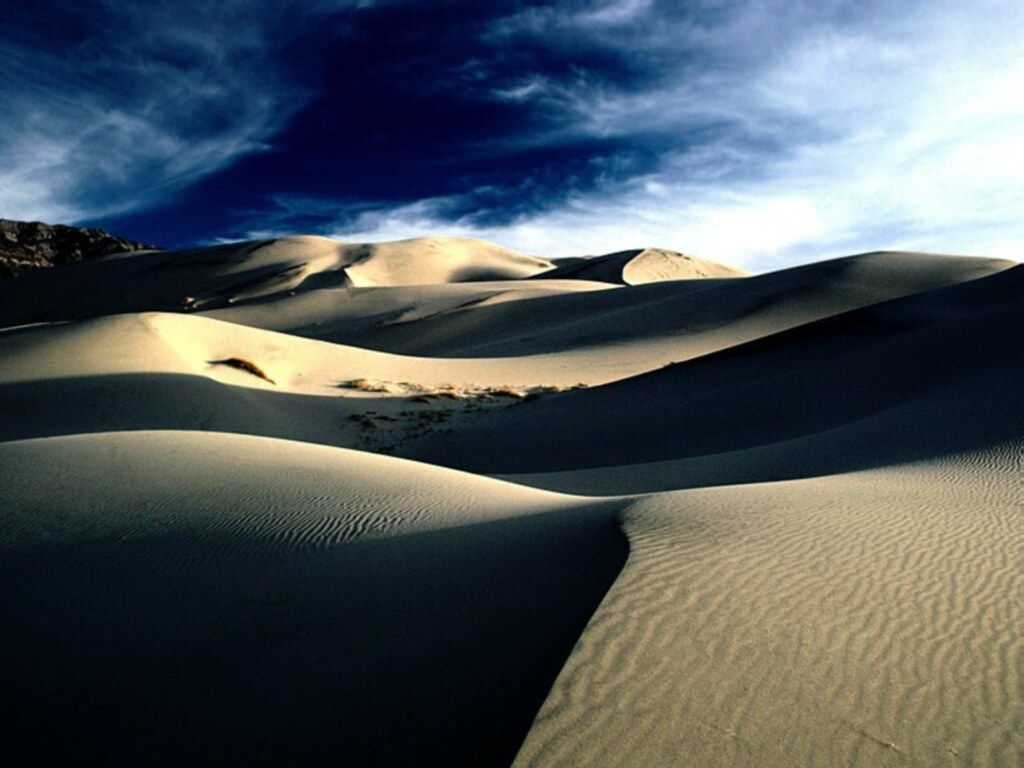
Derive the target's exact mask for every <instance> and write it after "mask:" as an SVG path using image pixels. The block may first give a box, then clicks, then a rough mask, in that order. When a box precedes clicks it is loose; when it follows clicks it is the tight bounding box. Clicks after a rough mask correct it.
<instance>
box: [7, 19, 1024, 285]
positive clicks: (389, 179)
mask: <svg viewBox="0 0 1024 768" xmlns="http://www.w3.org/2000/svg"><path fill="white" fill-rule="evenodd" d="M128 7H129V6H124V5H120V4H101V5H99V6H97V9H98V12H96V13H89V14H87V15H86V14H84V13H81V12H79V13H78V15H77V16H76V15H75V14H74V13H72V12H71V11H68V14H70V17H71V18H72V19H75V18H77V19H79V22H78V24H79V26H80V29H79V30H78V33H77V35H75V36H74V39H73V44H72V45H70V46H64V47H62V49H61V50H49V49H48V48H47V46H46V45H44V44H42V43H40V42H39V40H38V39H35V38H32V37H31V36H29V37H25V36H24V35H22V37H21V38H19V37H18V36H15V37H14V38H13V39H9V40H6V41H5V42H0V56H3V57H4V59H5V60H6V61H8V62H10V64H8V65H7V66H5V68H4V69H2V70H0V84H2V89H0V100H2V101H3V107H4V109H5V114H7V115H11V116H13V117H12V119H10V120H7V121H6V122H5V123H4V124H3V126H0V149H2V152H0V206H2V211H0V212H2V213H4V214H6V215H20V216H23V217H39V218H50V219H72V220H87V221H91V222H98V223H101V224H103V225H104V226H108V227H110V228H114V229H117V230H118V231H121V232H124V233H125V234H128V235H130V236H138V237H141V238H143V239H148V240H150V241H156V242H161V243H165V244H169V245H176V244H186V243H189V242H203V241H208V240H213V239H216V238H222V237H229V238H230V237H244V236H255V235H269V234H280V233H289V232H315V233H322V234H331V235H334V236H338V237H341V238H345V239H352V240H356V239H392V238H398V237H405V236H415V235H420V234H424V233H426V232H432V233H450V234H464V235H470V236H477V237H484V238H488V239H492V240H496V241H498V242H501V243H503V244H505V245H508V246H511V247H515V248H519V249H522V250H527V251H532V252H537V253H543V254H546V255H551V256H563V255H573V254H580V253H600V252H608V251H612V250H617V249H623V248H629V247H637V246H640V245H659V246H663V247H669V248H676V249H679V250H686V251H690V252H693V253H697V254H699V255H702V256H706V257H709V258H717V259H721V260H725V261H732V262H735V263H738V264H741V265H744V266H747V267H750V268H753V269H764V268H771V267H775V266H782V265H785V264H790V263H795V262H799V261H803V260H808V259H812V258H822V257H825V256H829V255H839V254H841V253H844V252H853V251H857V250H865V249H871V248H886V247H891V248H917V249H927V250H936V251H947V252H971V253H991V254H997V255H1004V256H1009V257H1015V258H1019V257H1020V251H1019V250H1018V248H1019V246H1018V243H1020V242H1021V241H1022V236H1024V222H1022V219H1021V217H1020V215H1019V211H1020V210H1024V182H1022V179H1024V160H1022V159H1021V158H1024V42H1022V38H1021V36H1020V35H1019V33H1018V30H1019V29H1021V28H1024V9H1022V8H1021V6H1020V5H1019V3H1015V2H990V3H989V2H981V3H969V4H965V3H944V2H923V0H922V1H920V2H897V3H891V2H890V3H871V2H867V3H865V2H858V3H846V2H824V3H814V4H805V3H783V2H752V1H751V2H726V3H722V2H693V3H685V4H683V3H669V2H658V0H624V1H622V2H582V1H578V0H572V1H569V2H529V1H526V2H513V0H494V1H493V2H489V3H471V2H446V3H440V2H438V3H433V2H427V3H424V2H411V1H404V0H390V1H388V0H381V2H377V3H364V2H327V1H326V0H325V1H324V2H321V3H316V4H314V3H306V4H302V5H297V4H288V3H284V4H282V3H278V4H271V3H264V2H249V3H244V4H243V3H240V2H239V3H227V4H218V7H217V9H215V10H210V11H207V10H204V9H205V7H206V6H204V5H199V4H196V5H194V6H193V5H192V4H185V5H182V4H181V3H176V4H166V5H163V4H155V5H154V4H143V6H140V7H138V8H136V9H135V10H126V8H128ZM97 9H92V10H97ZM29 21H31V22H33V24H34V26H36V27H38V26H39V21H40V19H38V18H36V19H30V20H29ZM43 21H45V18H44V19H43ZM33 24H29V23H26V24H20V25H15V26H17V27H18V28H19V29H30V28H32V27H33Z"/></svg>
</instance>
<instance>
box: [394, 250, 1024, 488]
mask: <svg viewBox="0 0 1024 768" xmlns="http://www.w3.org/2000/svg"><path fill="white" fill-rule="evenodd" d="M1022 328H1024V267H1016V268H1014V269H1010V270H1006V271H1003V272H1001V273H998V274H996V275H992V276H990V277H987V278H984V279H981V280H977V281H972V282H968V283H964V284H962V285H958V286H953V287H949V288H945V289H939V290H936V291H932V292H928V293H924V294H919V295H916V296H912V297H907V298H903V299H898V300H894V301H891V302H887V303H881V304H877V305H874V306H871V307H867V308H863V309H859V310H856V311H852V312H849V313H844V314H840V315H836V316H833V317H831V318H827V319H824V320H821V321H818V322H815V323H810V324H807V325H803V326H800V327H798V328H795V329H792V330H789V331H785V332H782V333H779V334H775V335H772V336H768V337H765V338H762V339H760V340H756V341H753V342H750V343H747V344H744V345H739V346H736V347H732V348H730V349H727V350H724V351H722V352H719V353H717V354H714V355H709V356H705V357H702V358H699V359H697V360H693V361H690V362H688V363H683V364H680V365H674V366H670V367H668V368H665V369H662V370H659V371H655V372H652V373H648V374H644V375H641V376H638V377H634V378H629V379H625V380H623V381H618V382H614V383H612V384H608V385H605V386H601V387H595V388H591V389H588V390H581V391H575V392H568V393H564V394H560V395H557V396H554V397H551V398H549V399H546V400H543V401H539V402H535V403H526V404H524V405H523V406H522V407H520V408H516V409H512V410H509V411H503V412H495V413H492V414H487V415H484V416H481V418H480V419H479V420H477V421H476V422H475V423H474V424H472V425H467V426H466V427H465V429H463V430H462V431H461V432H460V434H459V435H458V436H457V437H454V436H446V435H431V436H427V437H424V438H421V439H419V440H418V441H414V442H411V443H409V444H406V445H404V446H402V447H401V448H400V449H399V451H400V453H401V454H402V455H407V456H410V457H417V456H418V457H426V456H442V457H444V460H445V461H446V462H447V463H448V464H449V465H450V466H458V467H461V468H464V469H468V470H471V471H477V472H488V473H505V474H514V473H536V472H544V471H547V472H557V471H559V470H580V469H594V468H600V467H609V466H620V467H621V466H623V465H640V464H643V463H645V462H660V461H667V460H672V459H692V458H697V457H708V461H707V462H706V463H705V464H704V465H703V466H704V468H707V467H708V466H709V465H710V464H712V463H714V462H715V460H716V459H717V458H718V457H719V455H722V454H730V455H729V456H723V457H722V458H723V459H725V461H726V462H733V463H734V464H735V462H737V461H738V458H737V456H738V454H739V453H740V452H742V451H744V450H750V449H762V450H761V452H760V453H759V454H757V456H756V459H755V460H753V461H750V462H748V463H747V468H748V469H750V470H753V471H755V472H756V471H758V470H759V469H764V468H767V467H769V466H771V467H772V468H773V469H774V470H775V472H777V473H778V474H776V475H774V476H769V477H764V476H760V477H751V476H749V475H743V474H742V473H741V474H738V475H737V474H733V475H732V476H730V477H729V478H728V479H726V480H725V482H749V481H751V480H759V479H778V478H782V477H800V476H807V475H812V474H826V473H832V472H836V471H844V470H848V469H855V468H859V467H864V466H878V465H879V464H882V465H884V464H885V463H888V462H889V461H897V460H899V459H900V457H904V458H924V457H927V456H931V455H936V454H941V453H944V452H949V451H951V450H965V449H971V448H975V447H978V446H984V445H990V444H994V443H998V442H1001V441H1002V440H1005V439H1007V438H1010V437H1013V436H1015V435H1017V434H1019V433H1020V431H1021V430H1022V429H1024V417H1022V416H1021V410H1020V408H1019V393H1020V385H1019V382H1020V381H1021V377H1022V376H1024V358H1022V357H1021V355H1020V350H1021V349H1022V348H1024V335H1022V334H1024V331H1022ZM904 409H905V410H906V411H907V412H908V413H909V412H915V414H916V415H915V416H914V419H916V421H918V422H919V426H918V428H916V429H914V428H906V429H901V430H899V431H896V432H894V433H893V434H891V435H889V436H888V437H887V438H886V439H884V440H882V441H880V442H875V441H873V440H872V441H870V444H867V445H865V444H864V442H865V441H860V444H859V445H854V444H853V443H855V442H857V441H856V438H857V433H858V431H859V430H862V429H870V428H871V426H872V419H878V418H881V419H882V420H883V421H882V423H883V425H884V424H885V423H890V422H893V421H898V420H899V419H900V418H901V415H902V411H903V410H904ZM922 409H923V410H924V411H925V412H924V413H923V414H922V413H919V411H921V410H922ZM907 426H908V427H909V426H910V425H909V424H908V425H907ZM843 430H845V432H843ZM505 434H515V435H516V445H515V450H514V451H504V452H501V453H498V452H496V451H494V450H492V449H491V450H489V449H488V446H489V445H493V444H494V442H493V441H497V440H500V439H501V437H500V436H501V435H505ZM876 436H877V437H879V438H881V437H882V435H878V434H877V432H876ZM800 439H803V440H806V441H822V443H823V445H819V446H818V448H819V450H815V447H814V445H813V443H812V444H810V445H808V446H805V447H802V448H801V449H800V450H794V444H793V443H794V441H797V440H800ZM830 441H831V442H830ZM844 441H851V444H850V445H849V446H844V445H843V442H844ZM567 443H568V444H571V445H572V446H573V449H572V450H571V451H566V450H564V446H565V444H567ZM771 445H778V446H779V450H780V451H781V452H782V453H783V454H784V455H785V457H786V458H788V459H792V461H789V462H782V464H781V465H780V464H779V462H775V463H774V464H766V463H765V453H766V451H767V450H768V448H767V447H768V446H771ZM824 446H828V450H820V448H822V447H824ZM809 454H811V455H809ZM787 464H788V467H787V466H786V465H787ZM659 471H666V470H664V469H663V468H662V469H660V470H659ZM734 471H735V470H734ZM629 472H630V473H631V474H632V476H633V478H634V480H638V479H639V478H640V477H641V475H642V472H643V470H642V468H641V467H638V466H632V469H631V470H629ZM685 474H689V475H690V476H689V477H688V478H686V479H683V481H682V482H681V483H680V484H679V485H675V486H674V487H677V488H678V487H685V486H687V485H693V484H708V483H712V482H715V481H718V482H722V479H721V477H717V478H716V477H714V472H713V470H712V471H711V473H710V474H705V475H704V477H703V478H700V477H694V476H693V475H692V474H690V473H685V472H684V475H685ZM551 479H552V480H554V481H556V480H557V478H555V477H552V478H551ZM602 490H603V491H605V492H607V490H608V489H607V488H603V489H602ZM617 490H624V489H622V488H619V489H617Z"/></svg>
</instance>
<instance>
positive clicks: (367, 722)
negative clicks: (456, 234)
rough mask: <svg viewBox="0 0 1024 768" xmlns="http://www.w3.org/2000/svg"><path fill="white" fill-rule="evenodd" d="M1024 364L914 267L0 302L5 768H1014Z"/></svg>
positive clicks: (115, 275)
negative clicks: (10, 767)
mask: <svg viewBox="0 0 1024 768" xmlns="http://www.w3.org/2000/svg"><path fill="white" fill-rule="evenodd" d="M1022 351H1024V266H1021V265H1018V264H1016V263H1014V262H1008V261H1000V260H995V259H987V258H976V257H965V256H945V255H935V254H922V253H906V252H874V253H866V254H858V255H854V256H846V257H842V258H834V259H829V260H826V261H820V262H817V263H813V264H808V265H804V266H799V267H794V268H790V269H784V270H780V271H776V272H770V273H765V274H757V275H748V274H746V273H745V272H744V271H743V270H740V269H735V268H732V267H728V266H724V265H720V264H717V263H715V262H713V261H705V260H703V259H701V258H698V257H695V256H688V255H684V254H681V253H677V252H674V251H667V250H663V249H657V248H638V249H635V250H630V251H622V252H618V253H611V254H607V255H604V256H597V257H592V258H586V259H583V258H580V259H569V260H556V261H550V260H548V259H545V258H542V257H538V256H531V255H525V254H520V253H516V252H514V251H511V250H508V249H505V248H502V247H500V246H498V245H494V244H492V243H487V242H484V241H480V240H474V239H470V238H443V237H427V238H417V239H413V240H405V241H399V242H391V243H376V244H365V243H358V244H353V243H342V242H338V241H335V240H331V239H328V238H322V237H285V238H278V239H274V240H261V241H253V242H247V243H234V244H228V245H220V246H215V247H210V248H197V249H191V250H187V251H172V252H142V253H137V254H128V253H124V254H120V255H116V256H109V255H108V256H106V257H103V258H98V259H88V260H83V261H79V262H77V263H73V264H68V265H65V266H59V267H56V268H54V269H48V270H39V271H36V272H32V273H28V274H24V275H20V276H18V277H16V278H12V279H10V280H5V281H2V282H0V413H2V414H3V418H2V419H0V510H2V516H0V549H2V552H3V556H2V557H3V560H2V562H3V568H2V569H0V573H2V574H3V576H2V582H0V588H2V590H3V594H4V599H3V601H2V602H0V622H2V623H0V629H2V631H0V680H2V681H3V691H4V693H3V694H2V696H0V701H2V707H3V712H2V717H3V718H4V722H5V724H6V725H7V726H8V728H7V730H8V739H7V745H6V746H7V751H8V754H9V755H10V758H9V759H11V760H13V762H14V763H15V764H19V765H22V764H67V763H90V764H91V763H102V764H119V765H125V764H130V765H139V764H152V763H155V764H175V765H182V764H207V765H224V764H238V765H242V764H246V765H251V764H268V763H273V764H278V763H283V764H301V765H305V764H323V763H327V762H339V763H341V764H345V765H396V766H397V765H438V766H452V765H467V766H469V765H472V766H478V765H510V764H513V763H515V764H516V765H521V766H578V765H593V766H624V765H636V766H660V765H700V766H723V767H724V766H752V767H753V766H794V768H795V767H796V766H801V767H802V766H822V767H824V766H837V765H842V766H878V765H908V766H921V767H922V768H924V767H929V768H930V767H931V766H936V765H971V766H1013V765H1016V764H1017V762H1018V761H1019V759H1020V755H1021V754H1024V742H1022V737H1021V730H1020V727H1019V726H1020V723H1019V719H1020V718H1019V713H1020V712H1021V711H1022V709H1024V694H1022V691H1024V678H1022V676H1021V675H1022V668H1021V665H1020V663H1019V660H1020V659H1021V658H1022V656H1024V639H1022V635H1021V633H1020V632H1019V630H1018V625H1019V624H1020V607H1021V605H1022V604H1024V578H1022V576H1024V573H1022V564H1024V549H1022V547H1024V529H1022V525H1021V516H1020V510H1021V509H1022V507H1024V487H1022V482H1021V477H1022V476H1024V409H1022V408H1021V402H1022V398H1021V396H1022V383H1021V382H1022V381H1024V362H1022V361H1024V355H1022ZM388 454H390V455H388Z"/></svg>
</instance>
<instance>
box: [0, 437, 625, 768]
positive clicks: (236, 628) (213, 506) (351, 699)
mask: <svg viewBox="0 0 1024 768" xmlns="http://www.w3.org/2000/svg"><path fill="white" fill-rule="evenodd" d="M0 481H2V482H0V488H2V491H0V495H2V498H3V508H4V510H5V512H4V516H3V521H2V528H0V547H2V548H3V552H4V556H3V569H2V573H3V584H2V589H3V593H4V600H3V603H2V608H0V616H2V623H3V627H4V632H3V633H2V634H0V651H2V652H0V670H2V672H0V676H2V679H3V681H4V696H3V709H4V717H5V722H6V723H7V724H8V726H9V728H10V730H9V731H8V736H7V738H6V744H5V751H6V753H7V754H8V756H10V757H13V759H15V761H16V762H17V763H18V764H29V763H33V764H38V763H41V762H49V763H59V762H65V761H69V760H73V761H74V762H76V763H82V762H85V763H94V762H103V763H116V764H143V763H145V764H150V763H153V762H157V763H161V764H172V763H174V764H182V763H189V762H194V761H200V762H204V763H210V764H224V763H230V764H243V763H245V764H251V763H252V762H253V761H255V762H258V763H261V764H267V763H268V762H271V763H275V764H276V763H282V762H289V763H293V762H294V761H299V762H302V763H314V762H320V761H322V760H324V759H326V758H327V757H328V756H337V755H341V756H343V760H342V762H345V763H346V764H376V765H408V764H410V763H411V762H419V763H422V762H426V763H430V764H437V765H449V764H458V765H463V764H465V765H479V764H501V763H507V762H509V761H510V760H511V759H512V756H513V754H514V752H515V749H516V747H517V746H518V744H519V742H520V741H521V739H522V737H523V735H524V734H525V732H526V729H527V727H528V726H529V723H530V720H531V718H532V716H533V713H534V712H535V711H536V709H537V707H538V706H539V705H540V702H541V700H542V698H543V696H544V694H545V692H546V690H547V688H548V686H549V685H550V683H551V680H552V679H553V678H554V676H555V674H557V672H558V668H559V666H560V664H561V662H562V661H563V660H564V659H565V656H566V654H567V653H568V651H569V649H570V648H571V647H572V644H573V642H574V641H575V639H576V636H577V635H578V634H579V632H580V631H581V629H582V627H583V625H584V623H585V622H586V619H587V617H588V616H589V614H590V612H591V611H592V610H593V607H594V605H595V604H596V603H597V601H598V600H599V599H600V598H601V596H602V595H603V594H604V591H605V590H606V589H607V587H608V585H609V584H610V583H611V580H612V579H613V578H614V576H615V574H616V573H617V572H618V570H619V568H620V567H621V564H622V560H623V558H624V556H625V542H624V541H623V539H622V537H621V534H620V533H619V531H618V530H617V528H616V526H615V525H614V521H613V507H610V506H609V505H607V504H603V505H601V504H599V505H592V506H588V507H584V506H582V505H581V504H580V502H579V500H577V499H573V498H570V497H564V496H557V495H554V494H547V493H543V492H538V491H532V490H529V489H522V488H517V487H515V486H510V485H505V484H502V483H499V482H497V481H493V480H487V479H485V478H476V477H472V476H469V475H463V474H459V473H454V472H451V471H448V470H442V469H436V468H433V467H428V466H424V465H419V464H412V463H409V462H403V461H399V460H396V459H389V458H386V457H377V456H370V455H367V454H362V453H354V452H347V451H341V450H338V449H331V448H322V447H317V446H308V445H303V444H299V443H286V442H281V441H274V440H267V439H265V438H254V437H240V436H235V435H223V434H220V435H208V434H203V433H195V432H157V433H154V432H149V433H147V432H138V433H130V434H129V433H112V434H102V435H90V436H82V437H70V438H50V439H43V440H29V441H25V442H9V443H4V444H0Z"/></svg>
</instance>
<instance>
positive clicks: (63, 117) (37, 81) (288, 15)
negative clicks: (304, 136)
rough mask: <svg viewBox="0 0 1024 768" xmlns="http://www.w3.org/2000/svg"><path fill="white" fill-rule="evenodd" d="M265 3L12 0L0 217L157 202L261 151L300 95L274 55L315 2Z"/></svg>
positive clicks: (5, 50)
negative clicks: (255, 9) (20, 1)
mask: <svg viewBox="0 0 1024 768" xmlns="http://www.w3.org/2000/svg"><path fill="white" fill-rule="evenodd" d="M269 8H270V7H268V8H262V9H259V10H258V12H256V13H253V12H252V6H250V4H248V3H244V2H240V1H239V0H234V1H231V0H229V1H228V2H224V3H216V4H212V3H199V2H189V1H188V0H181V1H180V2H154V3H139V4H130V3H120V2H115V1H114V0H107V1H103V0H101V1H100V2H84V3H74V4H72V3H61V2H57V3H47V4H36V3H32V4H27V3H26V4H23V5H21V4H16V5H14V6H13V7H12V8H11V9H10V13H5V16H6V19H5V24H4V27H5V35H4V39H3V40H2V41H0V60H2V61H3V65H2V67H0V109H2V110H3V113H4V116H5V117H4V121H3V123H2V124H0V214H2V215H6V216H10V217H13V218H25V219H34V218H39V219H43V220H49V221H66V220H72V221H77V220H82V219H93V218H100V217H109V216H115V215H117V214H120V213H126V212H130V211H136V210H140V209H146V208H151V207H154V206H160V205H161V204H163V203H165V202H166V201H167V200H169V199H172V198H173V196H174V195H175V194H177V193H179V192H180V191H181V190H184V189H187V188H188V187H189V186H190V185H192V184H194V183H195V182H196V181H197V180H199V179H202V178H204V177H206V176H209V175H211V174H215V173H216V172H218V171H219V170H221V169H223V168H225V167H227V166H229V165H230V164H231V163H233V162H235V161H236V160H237V159H238V158H240V157H244V156H246V155H250V154H252V153H258V152H261V151H265V150H266V149H267V148H268V146H269V145H268V142H269V141H270V140H271V139H272V138H273V136H274V135H275V134H276V133H277V132H278V131H279V130H280V128H281V126H282V125H283V124H284V123H285V122H286V121H287V119H288V118H289V117H290V116H291V115H292V114H293V113H294V112H295V111H296V110H297V109H299V108H301V106H302V105H303V103H304V102H305V100H306V99H307V98H308V94H307V93H305V92H304V91H303V88H302V84H301V83H296V82H294V81H292V80H289V78H288V77H287V76H286V72H284V71H283V70H282V68H281V67H280V66H279V62H278V61H276V60H275V56H276V55H277V53H278V52H279V50H280V48H281V47H282V46H283V45H285V44H286V43H287V41H288V39H289V35H290V34H297V33H298V30H300V29H301V28H302V26H303V25H304V24H306V25H308V24H309V23H311V22H312V20H313V19H314V18H315V17H316V16H317V15H319V14H323V13H325V12H327V11H328V10H329V7H327V6H326V4H323V3H321V4H317V3H308V4H302V6H299V5H298V4H295V3H279V4H276V5H274V6H273V9H274V10H273V12H271V11H270V10H269ZM281 22H286V23H283V24H282V23H281Z"/></svg>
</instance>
